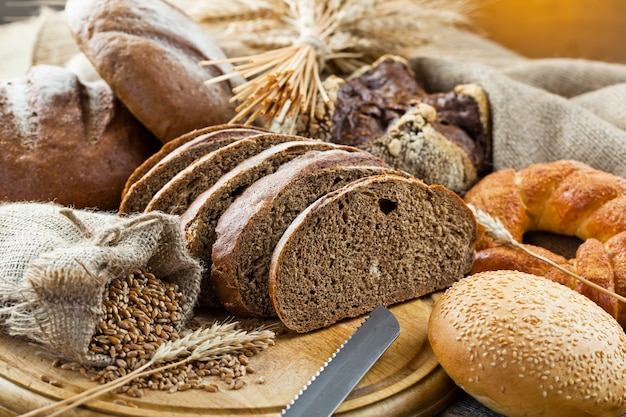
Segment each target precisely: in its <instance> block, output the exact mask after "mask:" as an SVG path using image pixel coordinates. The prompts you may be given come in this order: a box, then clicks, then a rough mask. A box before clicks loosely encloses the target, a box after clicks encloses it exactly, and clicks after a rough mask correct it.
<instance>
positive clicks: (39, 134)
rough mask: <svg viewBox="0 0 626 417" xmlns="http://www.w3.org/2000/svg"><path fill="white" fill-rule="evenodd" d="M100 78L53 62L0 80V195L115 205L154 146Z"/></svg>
mask: <svg viewBox="0 0 626 417" xmlns="http://www.w3.org/2000/svg"><path fill="white" fill-rule="evenodd" d="M159 146H160V142H159V141H158V140H157V139H156V138H155V137H154V136H153V135H152V134H151V133H150V132H149V131H148V130H147V129H146V128H145V127H144V126H143V125H142V124H141V123H139V121H138V120H136V119H135V118H134V117H133V115H132V114H130V112H129V111H128V110H127V109H126V108H125V107H124V105H123V104H122V103H121V102H120V101H119V100H118V99H117V98H116V97H115V96H114V94H113V92H112V91H111V89H110V88H109V86H108V85H107V84H106V83H105V82H104V81H98V82H94V83H89V84H82V83H81V82H80V81H79V79H78V78H77V77H76V75H74V74H72V73H71V72H69V71H67V70H65V69H63V68H61V67H55V66H47V65H38V66H34V67H32V68H31V69H30V70H29V72H28V73H27V74H26V76H25V77H23V78H20V79H14V80H10V81H9V80H5V81H1V82H0V200H1V201H42V202H45V201H55V202H57V203H59V204H62V205H66V206H70V205H71V206H74V207H77V208H85V207H93V208H98V209H101V210H116V209H117V207H118V206H119V204H120V196H121V192H122V189H123V187H124V183H125V181H126V178H127V177H128V176H129V175H130V173H131V172H133V170H134V169H135V168H136V167H137V166H139V165H140V164H141V163H142V162H143V161H144V160H145V159H146V158H148V157H149V156H150V155H152V154H153V153H154V152H156V151H157V150H158V149H159Z"/></svg>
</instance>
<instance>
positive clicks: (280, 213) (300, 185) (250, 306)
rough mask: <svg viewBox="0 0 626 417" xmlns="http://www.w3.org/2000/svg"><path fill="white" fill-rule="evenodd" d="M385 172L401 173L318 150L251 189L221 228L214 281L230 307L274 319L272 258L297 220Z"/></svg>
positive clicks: (358, 155) (368, 158)
mask: <svg viewBox="0 0 626 417" xmlns="http://www.w3.org/2000/svg"><path fill="white" fill-rule="evenodd" d="M383 172H395V171H394V170H393V169H392V168H390V167H389V166H388V165H387V164H386V163H385V162H383V161H382V160H381V159H379V158H377V157H374V156H372V155H371V154H368V153H366V152H346V151H342V150H337V151H324V152H316V151H313V152H308V153H306V154H304V155H303V156H301V157H298V158H296V159H294V160H292V161H291V162H288V163H286V164H284V165H283V166H281V167H280V169H278V170H277V171H276V172H275V173H273V174H271V175H268V176H265V177H263V178H261V179H259V180H258V181H256V182H255V183H253V184H252V185H250V186H249V187H248V188H247V189H246V190H245V191H244V192H243V193H242V194H241V195H240V196H239V197H238V198H237V199H235V201H233V203H232V204H231V205H230V206H229V207H228V209H226V211H225V212H224V213H223V214H222V216H221V217H220V219H219V220H218V223H217V226H216V228H215V232H216V240H215V243H214V244H213V249H212V261H213V264H212V266H211V282H212V284H213V286H214V287H215V290H216V292H217V295H218V297H219V300H220V302H221V303H222V304H223V305H224V307H225V308H226V309H227V310H229V311H230V312H231V313H233V314H235V315H239V316H253V317H271V316H274V315H275V313H274V309H273V307H272V304H271V302H270V299H269V294H268V289H267V276H268V275H267V274H268V272H269V263H270V257H271V254H272V251H273V249H274V246H275V245H276V243H277V242H278V240H279V239H280V236H281V235H282V233H283V232H284V231H285V230H286V229H287V227H288V226H289V224H290V223H291V221H292V220H293V219H294V218H296V216H297V215H298V214H299V213H300V212H301V211H302V210H304V209H305V208H306V207H307V206H308V205H309V204H311V203H312V202H313V201H315V200H316V199H318V198H320V197H321V196H323V195H324V194H326V193H328V192H330V191H333V190H335V189H337V188H340V187H342V186H343V185H345V184H347V183H349V182H351V181H353V180H355V179H357V178H361V177H363V176H368V175H376V174H380V173H383ZM198 238H202V237H201V236H196V239H198ZM200 258H201V259H204V256H201V257H200Z"/></svg>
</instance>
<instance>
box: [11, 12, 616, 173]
mask: <svg viewBox="0 0 626 417" xmlns="http://www.w3.org/2000/svg"><path fill="white" fill-rule="evenodd" d="M174 3H175V4H176V1H174ZM0 45H2V48H0V51H1V52H0V79H2V78H7V77H15V76H19V75H21V74H23V73H25V72H26V70H27V69H28V67H29V66H30V65H36V64H43V63H46V64H53V65H64V66H68V67H69V68H71V69H72V70H74V71H75V72H77V73H78V74H79V76H80V77H81V78H82V79H84V80H86V81H87V80H89V79H93V78H94V77H97V74H95V72H94V71H93V68H92V67H91V66H90V65H89V63H88V62H87V61H86V60H85V59H84V57H83V56H82V55H81V54H80V51H79V49H78V47H77V46H76V45H75V43H74V41H73V40H72V38H71V35H70V32H69V30H68V29H67V27H66V26H65V23H64V21H63V18H62V15H61V14H59V13H57V12H54V11H52V10H50V9H43V10H42V13H41V15H40V16H38V17H34V18H32V19H31V20H29V21H26V22H21V23H15V24H10V25H4V26H0ZM233 45H235V47H233ZM228 48H229V49H228V50H227V53H228V54H229V55H236V54H237V52H238V51H237V48H236V42H234V43H233V42H231V43H229V45H228ZM244 49H245V48H244V47H243V46H242V48H241V50H242V51H243V50H244ZM403 55H404V56H406V57H408V58H409V59H410V60H411V64H412V66H413V69H414V70H415V72H416V74H417V78H418V80H419V81H420V82H422V83H423V84H424V86H425V88H426V89H427V90H429V91H432V92H435V91H449V90H451V89H452V88H453V87H454V86H455V85H457V84H461V83H470V82H471V83H477V84H479V85H481V86H482V87H483V88H484V90H485V91H486V92H487V95H488V98H489V103H490V107H491V129H492V161H493V169H494V170H499V169H502V168H515V169H519V168H522V167H524V166H527V165H529V164H531V163H537V162H548V161H552V160H557V159H577V160H580V161H583V162H586V163H588V164H590V165H591V166H593V167H595V168H598V169H602V170H605V171H609V172H612V173H614V174H616V175H619V176H622V177H626V158H624V150H625V149H626V146H625V145H626V132H625V131H624V129H626V100H625V99H626V65H621V64H611V63H605V62H595V61H588V60H583V59H566V58H560V59H538V60H533V59H527V58H525V57H523V56H520V55H519V54H516V53H514V52H513V51H510V50H508V49H506V48H504V47H502V46H500V45H498V44H496V43H494V42H492V41H490V40H489V39H487V38H485V37H483V36H481V35H480V34H476V33H471V32H468V31H465V30H458V29H450V30H449V31H448V32H445V33H440V34H437V36H436V37H435V39H434V41H433V42H432V43H430V44H429V45H427V46H423V47H420V48H414V49H408V50H406V51H403Z"/></svg>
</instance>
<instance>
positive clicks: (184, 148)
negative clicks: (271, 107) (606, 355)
mask: <svg viewBox="0 0 626 417" xmlns="http://www.w3.org/2000/svg"><path fill="white" fill-rule="evenodd" d="M257 134H260V132H259V131H258V130H256V129H247V128H241V129H228V128H226V129H218V130H214V131H211V132H209V133H205V134H202V135H200V136H197V137H194V138H193V139H192V140H189V141H187V142H186V143H184V144H182V145H180V146H178V147H177V148H175V149H173V150H171V151H170V152H168V153H167V154H166V155H165V156H163V157H162V158H161V159H160V160H159V161H158V162H157V163H156V164H154V166H152V167H151V168H150V169H149V170H148V172H146V173H145V174H144V175H143V176H142V177H141V178H139V179H138V180H136V181H135V182H134V183H132V184H130V185H129V186H128V189H127V191H126V192H125V193H124V195H122V202H121V203H120V206H119V212H120V213H139V212H142V211H144V210H145V209H146V206H147V205H148V203H150V200H151V199H152V197H153V196H154V194H155V193H156V192H158V191H159V190H160V189H161V187H163V186H164V185H165V184H167V182H168V181H169V180H171V179H172V178H173V177H174V176H175V175H176V174H178V173H179V172H180V171H181V170H182V169H185V168H186V167H187V166H188V165H189V164H191V163H192V162H193V161H195V160H196V159H198V158H200V157H201V156H202V155H205V154H207V153H210V152H213V151H214V150H216V149H219V148H221V147H223V146H226V145H228V144H230V143H233V142H235V141H237V140H239V139H242V138H245V137H249V136H253V135H257Z"/></svg>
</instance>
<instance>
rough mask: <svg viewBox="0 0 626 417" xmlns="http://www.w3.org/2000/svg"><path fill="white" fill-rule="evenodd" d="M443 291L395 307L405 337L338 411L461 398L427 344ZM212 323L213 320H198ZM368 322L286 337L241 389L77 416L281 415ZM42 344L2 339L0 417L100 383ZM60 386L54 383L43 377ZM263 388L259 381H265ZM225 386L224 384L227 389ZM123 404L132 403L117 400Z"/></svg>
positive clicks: (377, 412)
mask: <svg viewBox="0 0 626 417" xmlns="http://www.w3.org/2000/svg"><path fill="white" fill-rule="evenodd" d="M438 295H439V294H434V295H432V296H428V297H424V298H421V299H417V300H412V301H409V302H405V303H401V304H398V305H395V306H393V307H392V308H391V311H392V312H393V313H394V315H395V316H396V317H397V318H398V321H399V322H400V326H401V334H400V336H399V337H398V339H396V341H395V342H394V343H393V344H392V345H391V347H390V348H389V349H388V350H387V351H386V352H385V353H384V355H383V356H382V357H381V358H380V360H379V361H378V362H377V363H376V364H375V365H374V367H373V368H372V369H370V371H369V372H368V373H367V374H366V375H365V377H364V378H363V380H361V382H360V383H359V384H358V385H357V387H356V388H355V389H354V391H352V393H351V394H350V395H349V396H348V398H347V399H346V401H345V402H344V403H343V404H342V405H341V406H340V408H339V409H338V410H337V415H339V416H389V417H393V416H400V415H402V416H404V415H412V416H434V415H435V414H437V413H438V412H439V411H441V410H442V409H443V408H444V407H445V406H446V405H448V404H449V403H450V402H451V401H452V399H453V397H454V396H455V395H456V394H457V389H456V387H455V385H454V383H453V382H452V381H451V380H450V379H449V377H448V376H447V375H446V374H445V372H444V371H443V369H442V368H441V366H439V363H438V361H437V359H436V357H435V356H434V354H433V352H432V350H431V348H430V345H429V343H428V337H427V329H428V317H429V315H430V312H431V310H432V305H433V303H434V301H435V299H436V297H438ZM197 319H201V320H212V319H214V318H211V317H197ZM363 320H364V318H358V319H352V320H347V321H344V322H341V323H338V324H336V325H334V326H332V327H330V328H327V329H323V330H319V331H316V332H312V333H309V334H304V335H300V334H293V333H282V334H280V335H278V336H277V338H276V344H275V345H274V346H272V347H270V348H269V349H267V350H265V351H264V352H261V353H260V354H258V355H256V356H254V357H252V358H251V359H250V367H252V368H253V369H254V371H255V373H254V374H252V375H248V377H247V378H248V385H247V386H245V387H244V388H242V389H239V390H230V389H228V388H227V387H226V386H224V387H223V388H221V389H220V391H218V392H215V393H211V392H206V391H203V390H188V391H183V392H176V393H167V392H157V391H150V390H145V395H144V396H143V397H141V398H131V397H128V396H126V395H125V394H117V395H111V394H107V395H104V396H102V397H100V398H99V399H96V400H93V401H91V402H88V403H86V404H84V405H82V406H81V407H80V408H78V409H76V410H74V411H72V413H71V414H70V415H73V416H146V417H147V416H172V417H177V416H192V415H194V416H197V415H202V416H276V415H279V414H280V412H281V410H282V409H283V408H284V406H285V405H286V404H287V403H289V402H290V401H291V399H292V398H293V397H294V396H295V395H296V393H297V392H298V391H299V390H300V389H301V388H302V387H303V386H304V384H305V383H306V382H307V381H309V380H310V378H311V376H312V375H313V374H314V373H315V372H316V371H318V370H319V369H320V367H321V366H322V365H323V364H324V363H325V362H326V360H327V359H328V358H329V357H330V356H331V355H332V354H333V353H334V352H335V351H336V350H337V348H338V347H339V346H340V345H341V344H342V343H343V342H344V341H345V339H347V338H348V337H349V336H350V335H351V334H352V332H353V331H354V330H355V329H356V328H357V327H358V326H359V325H360V323H361V322H362V321H363ZM40 353H41V351H40V350H39V349H38V347H37V346H35V345H33V344H32V343H29V342H26V341H24V340H19V339H14V338H11V337H8V336H5V335H2V336H0V415H2V416H15V415H19V414H21V413H25V412H28V411H30V410H33V409H35V408H38V407H41V406H44V405H47V404H50V403H52V402H55V401H58V400H60V399H64V398H67V397H69V396H72V395H74V394H77V393H79V392H81V391H83V390H85V389H87V388H90V387H92V386H93V385H94V383H92V382H90V381H88V380H87V379H86V378H85V377H83V376H82V375H81V374H80V373H78V372H75V371H68V370H63V369H60V368H58V367H53V366H52V361H51V359H50V358H49V357H47V356H46V355H41V354H40ZM44 375H45V376H47V377H48V378H49V379H50V380H54V381H58V382H59V383H60V384H58V385H60V386H53V385H51V384H49V383H46V382H43V381H42V376H44ZM261 376H262V377H263V378H264V383H262V384H261V383H258V380H259V377H261ZM220 387H222V386H221V385H220ZM116 399H118V400H119V399H122V400H124V401H126V402H127V403H128V404H129V405H120V404H117V403H114V400H116Z"/></svg>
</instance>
